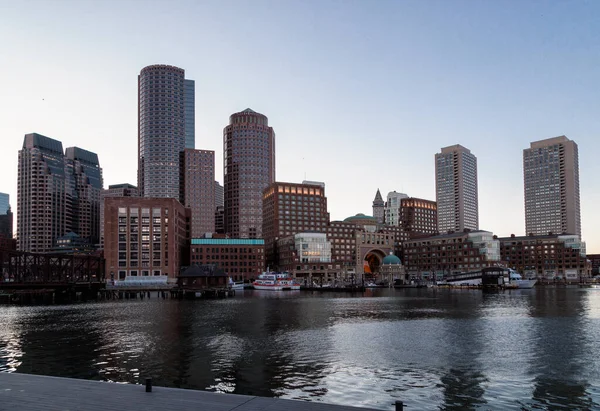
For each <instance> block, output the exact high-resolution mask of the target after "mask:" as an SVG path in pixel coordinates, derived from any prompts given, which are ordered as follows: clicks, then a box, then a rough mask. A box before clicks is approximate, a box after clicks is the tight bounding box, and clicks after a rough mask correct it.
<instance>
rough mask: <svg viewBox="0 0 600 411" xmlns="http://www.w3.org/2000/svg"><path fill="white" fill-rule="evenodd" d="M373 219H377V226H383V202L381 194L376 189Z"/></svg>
mask: <svg viewBox="0 0 600 411" xmlns="http://www.w3.org/2000/svg"><path fill="white" fill-rule="evenodd" d="M373 217H375V218H376V219H377V222H378V223H379V224H383V222H384V220H385V202H384V201H383V198H382V197H381V192H380V191H379V189H377V193H375V199H374V200H373Z"/></svg>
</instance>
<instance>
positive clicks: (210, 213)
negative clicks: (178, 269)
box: [180, 148, 215, 238]
mask: <svg viewBox="0 0 600 411" xmlns="http://www.w3.org/2000/svg"><path fill="white" fill-rule="evenodd" d="M180 161H181V177H180V180H181V181H180V182H181V199H180V201H181V203H182V204H183V205H184V206H185V207H187V208H189V209H190V210H191V213H192V214H191V216H192V220H191V236H192V237H193V238H198V237H201V236H203V235H204V234H206V233H213V232H215V190H214V185H215V152H214V151H211V150H194V149H189V148H186V149H185V150H184V151H182V152H181V160H180Z"/></svg>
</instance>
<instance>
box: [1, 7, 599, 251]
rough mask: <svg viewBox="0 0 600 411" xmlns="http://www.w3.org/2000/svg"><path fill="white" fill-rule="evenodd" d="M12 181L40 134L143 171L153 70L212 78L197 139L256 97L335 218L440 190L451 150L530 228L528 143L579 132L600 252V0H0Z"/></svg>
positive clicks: (511, 217) (7, 177)
mask: <svg viewBox="0 0 600 411" xmlns="http://www.w3.org/2000/svg"><path fill="white" fill-rule="evenodd" d="M0 39H2V42H1V43H0V44H1V47H0V140H1V142H2V148H1V150H0V175H1V176H2V178H1V179H0V192H7V193H9V194H10V196H11V204H12V206H13V209H16V190H17V189H16V187H17V162H18V161H17V160H18V150H19V149H20V148H21V146H22V144H23V136H24V135H25V134H27V133H31V132H37V133H40V134H43V135H46V136H48V137H51V138H54V139H57V140H60V141H62V143H63V147H65V148H66V147H70V146H78V147H81V148H84V149H87V150H90V151H93V152H96V153H97V154H98V156H99V159H100V165H101V167H102V168H103V173H104V184H105V186H108V185H109V184H117V183H123V182H129V183H132V184H136V171H137V75H138V74H139V72H140V70H141V69H142V68H143V67H145V66H147V65H151V64H170V65H174V66H178V67H181V68H183V69H185V71H186V78H189V79H193V80H195V81H196V148H201V149H208V150H215V158H216V170H217V173H216V179H217V180H218V181H220V182H221V183H222V182H223V172H222V170H223V150H222V146H223V128H224V127H225V126H226V125H227V122H228V118H229V115H230V114H231V113H234V112H238V111H242V110H244V109H246V108H251V109H253V110H255V111H258V112H260V113H263V114H265V115H266V116H268V117H269V123H270V125H271V126H272V127H273V128H274V130H275V133H276V174H277V180H278V181H286V182H301V181H302V180H304V179H307V180H316V181H323V182H325V184H326V195H327V201H328V208H329V212H330V214H331V218H332V220H340V219H344V218H346V217H348V216H351V215H354V214H356V213H365V214H372V201H373V199H374V197H375V193H376V191H377V189H380V190H381V193H382V195H383V196H384V197H385V196H386V195H387V193H388V192H390V191H399V192H404V193H407V194H408V195H410V196H413V197H421V198H427V199H432V200H435V179H434V171H435V168H434V155H435V153H436V152H439V151H440V148H441V147H445V146H449V145H453V144H461V145H463V146H465V147H467V148H469V149H470V150H471V152H472V153H473V154H475V155H476V156H477V159H478V180H479V221H480V228H481V229H485V230H489V231H492V232H494V233H495V234H498V235H500V236H508V235H510V234H516V235H524V234H525V219H524V209H523V208H524V206H523V165H522V161H523V157H522V155H523V154H522V152H523V149H524V148H527V147H529V143H530V142H532V141H536V140H541V139H545V138H550V137H555V136H559V135H566V136H567V137H568V138H570V139H572V140H574V141H575V142H576V143H577V144H578V146H579V162H580V186H581V212H582V232H583V239H584V240H585V241H586V242H587V251H588V253H600V215H598V213H596V208H597V206H596V204H600V192H599V190H597V187H598V183H597V179H598V176H599V173H600V163H599V162H598V161H597V157H596V153H598V152H600V139H599V136H600V115H599V113H600V104H599V96H600V93H599V91H600V90H599V79H600V75H599V73H598V69H599V67H600V2H597V1H585V0H579V1H549V0H545V1H535V0H530V1H511V0H502V1H496V2H492V1H475V0H470V1H460V0H453V1H447V0H442V1H436V0H419V1H401V0H395V1H387V0H363V1H351V0H344V1H335V0H304V1H287V0H273V1H261V0H253V1H228V0H221V1H199V0H198V1H189V2H188V1H177V0H174V1H168V2H166V1H142V0H138V1H123V0H119V1H116V0H106V1H85V0H81V1H74V0H71V1H55V0H45V1H27V0H23V1H18V2H16V1H12V0H10V1H8V0H0Z"/></svg>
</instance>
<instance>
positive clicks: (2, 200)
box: [0, 193, 10, 215]
mask: <svg viewBox="0 0 600 411" xmlns="http://www.w3.org/2000/svg"><path fill="white" fill-rule="evenodd" d="M9 208H10V196H9V195H8V194H6V193H0V215H4V214H6V212H7V211H8V209H9Z"/></svg>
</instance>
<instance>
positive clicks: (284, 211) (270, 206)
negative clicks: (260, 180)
mask: <svg viewBox="0 0 600 411" xmlns="http://www.w3.org/2000/svg"><path fill="white" fill-rule="evenodd" d="M262 213H263V218H262V224H263V227H262V233H263V237H264V239H265V254H266V259H267V264H268V265H270V266H272V267H274V266H276V264H277V259H276V251H277V250H276V243H277V240H279V239H280V238H283V237H288V236H291V235H294V234H297V233H300V232H318V233H326V232H327V225H328V224H329V213H328V212H327V197H326V196H325V187H324V185H321V184H299V183H284V182H276V183H273V184H271V185H269V186H268V187H267V188H266V189H265V190H264V192H263V203H262Z"/></svg>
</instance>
